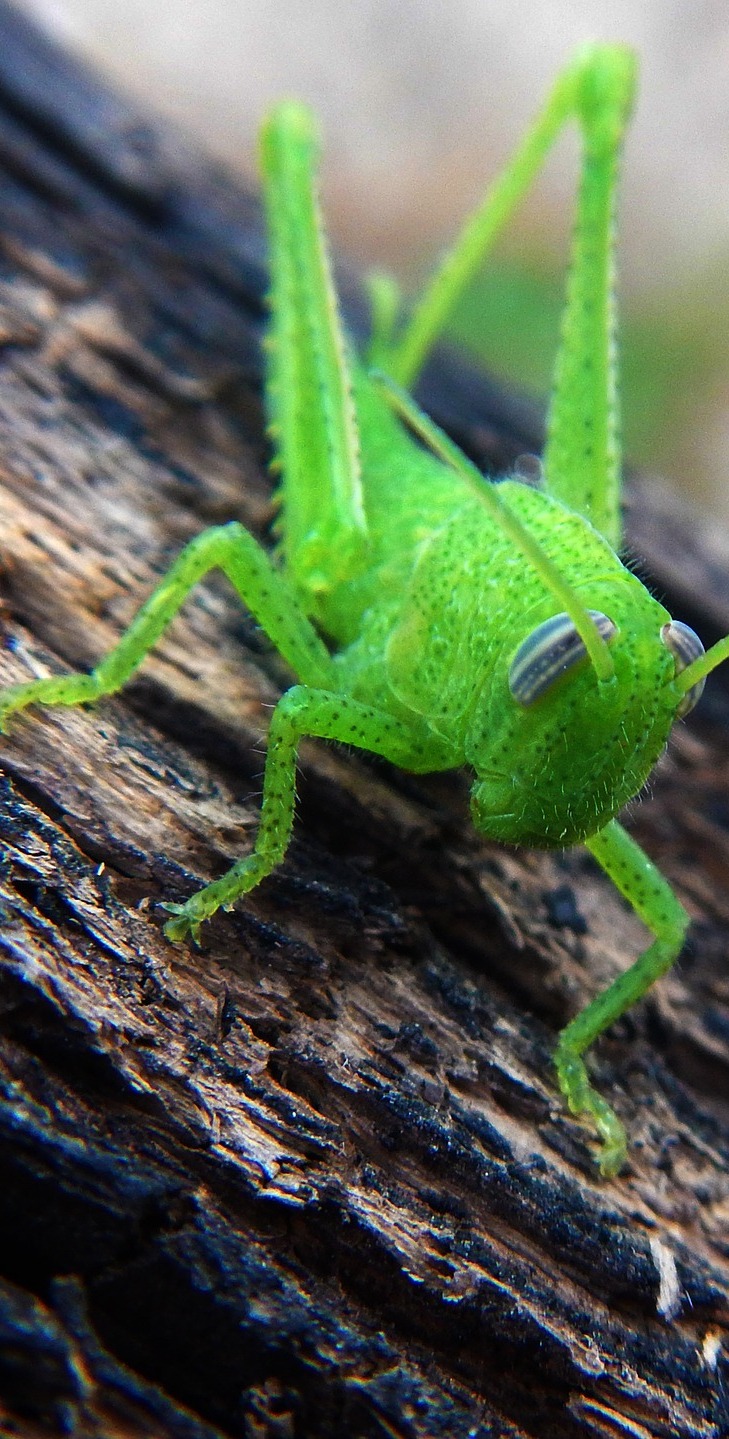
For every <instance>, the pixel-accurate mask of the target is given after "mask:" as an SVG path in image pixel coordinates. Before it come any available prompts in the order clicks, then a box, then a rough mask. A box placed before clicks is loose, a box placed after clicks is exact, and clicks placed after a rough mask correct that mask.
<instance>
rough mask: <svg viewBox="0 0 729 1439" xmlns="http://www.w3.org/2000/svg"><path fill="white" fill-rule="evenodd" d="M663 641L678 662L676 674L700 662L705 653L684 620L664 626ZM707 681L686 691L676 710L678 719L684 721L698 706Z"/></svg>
mask: <svg viewBox="0 0 729 1439" xmlns="http://www.w3.org/2000/svg"><path fill="white" fill-rule="evenodd" d="M661 639H662V640H663V643H664V645H667V647H668V649H669V650H670V651H671V654H672V655H673V658H674V659H675V661H676V674H677V675H680V673H681V670H685V669H686V667H687V666H688V665H690V664H691V663H692V661H693V660H698V659H700V658H701V656H702V655H703V654H704V653H705V650H704V646H703V645H702V643H701V640H700V639H699V637H698V635H697V633H696V631H695V630H692V629H691V626H690V625H685V624H684V623H683V621H682V620H671V622H670V624H667V625H664V626H663V629H662V630H661ZM705 684H706V680H705V679H701V680H699V682H698V684H695V685H692V687H691V689H690V690H687V691H686V694H685V695H684V696H683V698H682V700H681V703H680V705H679V707H678V709H677V710H676V719H683V716H684V715H687V714H688V713H689V711H690V710H692V709H693V707H694V705H695V704H698V702H699V700H700V699H701V696H702V694H703V690H704V685H705Z"/></svg>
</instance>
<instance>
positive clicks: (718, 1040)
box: [0, 4, 729, 1439]
mask: <svg viewBox="0 0 729 1439" xmlns="http://www.w3.org/2000/svg"><path fill="white" fill-rule="evenodd" d="M0 168H1V169H2V187H1V188H0V439H1V441H2V444H1V448H0V485H1V488H0V526H1V528H0V535H1V540H0V594H1V595H2V601H3V612H2V619H3V627H4V628H3V634H4V649H3V651H2V655H1V656H0V678H1V680H2V682H3V683H8V682H12V681H15V680H18V679H21V678H24V677H27V676H28V675H29V674H34V673H47V672H54V671H60V670H62V669H63V668H64V667H65V666H73V667H80V666H88V665H90V664H92V663H93V662H94V661H95V660H96V659H97V658H98V657H99V656H100V655H102V654H103V653H104V652H105V651H106V650H107V649H108V648H109V647H110V645H111V644H112V643H113V641H114V640H115V638H116V637H117V636H118V635H119V633H120V632H121V630H122V629H123V628H124V626H125V625H126V624H127V623H128V621H129V619H130V618H131V616H132V614H133V613H134V611H135V609H136V607H137V606H138V604H139V603H140V601H141V600H142V599H143V598H144V596H145V595H146V594H148V592H149V590H150V588H151V586H152V584H153V582H154V580H155V577H156V576H158V575H159V574H161V573H162V572H163V571H164V569H165V567H166V566H167V565H168V564H169V562H170V560H171V558H172V557H173V556H174V554H175V553H176V552H177V551H178V550H179V548H180V547H181V545H182V544H183V543H184V542H185V541H186V540H187V539H188V538H190V537H191V536H192V535H194V534H195V533H196V532H198V531H199V530H200V529H202V528H203V527H204V526H205V525H206V524H209V523H211V522H216V521H219V520H222V519H225V518H238V519H240V520H242V521H243V522H244V523H245V524H246V525H248V526H249V527H250V528H251V530H252V531H253V532H254V533H256V534H257V535H259V536H260V537H262V538H264V539H266V538H267V537H268V535H269V525H270V519H271V486H270V482H269V479H268V478H267V475H266V469H265V459H266V455H265V443H264V436H263V425H262V412H261V394H260V387H261V378H260V372H261V362H260V333H261V325H262V294H263V290H264V286H265V264H264V260H265V247H264V243H263V239H262V233H261V229H260V222H259V212H258V206H257V204H256V203H255V202H254V201H252V200H251V199H250V198H249V197H247V196H245V195H242V194H241V193H240V192H239V191H238V189H237V188H236V186H235V185H234V184H233V183H232V182H231V181H230V180H229V179H227V178H226V177H225V176H223V175H219V174H215V173H213V172H212V171H211V170H210V167H209V166H208V165H207V163H205V162H203V161H201V160H200V159H199V158H198V157H196V156H195V155H194V154H191V153H189V152H188V151H187V150H186V149H185V147H184V145H183V144H182V143H181V142H180V141H178V139H177V137H176V136H174V135H170V134H169V133H167V132H165V131H164V130H163V129H161V128H160V127H154V126H153V125H151V124H150V123H148V121H147V120H146V119H145V118H143V117H140V116H139V115H137V114H136V113H135V112H134V111H133V110H132V109H130V107H129V106H127V105H126V103H125V102H123V101H120V100H119V99H118V98H116V97H115V96H113V95H111V94H109V93H108V92H107V90H106V89H105V88H104V87H103V86H102V85H100V84H99V82H98V81H97V80H95V79H94V78H93V76H90V75H88V74H87V73H86V72H85V71H83V69H82V68H81V67H80V66H79V65H78V64H77V63H76V62H75V61H71V60H69V59H68V58H67V57H64V56H63V55H61V54H59V52H58V51H57V50H56V49H55V48H53V47H51V46H50V45H49V44H48V43H47V42H46V41H45V40H44V39H43V38H42V37H41V36H40V35H39V34H38V33H37V32H36V31H35V30H33V29H32V28H31V27H30V26H29V25H28V24H27V22H26V21H25V20H24V19H23V18H22V17H20V16H19V15H18V13H17V12H15V11H13V10H12V9H11V8H9V7H8V6H7V5H5V4H0ZM345 288H346V289H347V295H348V303H349V306H350V311H349V312H350V318H351V321H352V324H353V326H354V327H355V328H356V327H357V325H358V324H359V323H361V315H362V307H361V301H360V300H359V299H358V297H357V293H356V288H355V286H354V285H348V286H347V285H345ZM422 396H423V398H424V400H426V401H427V403H428V405H429V406H430V408H431V409H432V411H433V413H434V414H435V415H436V417H437V418H438V419H439V420H440V421H441V422H443V423H445V424H446V425H447V426H448V427H449V428H450V430H451V432H452V433H453V434H454V435H455V436H456V438H457V439H458V440H459V441H460V442H461V443H463V444H464V446H465V447H466V448H467V449H468V451H469V453H470V454H472V455H474V456H475V457H476V458H477V459H478V460H479V462H480V463H481V464H482V465H483V467H484V469H485V470H487V471H488V472H489V473H499V472H503V470H504V469H505V468H507V467H508V466H509V465H510V464H511V463H512V462H513V460H514V459H515V457H516V456H518V455H519V454H520V453H521V452H523V451H531V450H534V449H536V448H538V445H539V440H540V418H539V412H538V410H537V409H536V408H535V407H534V406H532V405H531V404H530V403H529V402H527V401H526V400H524V399H521V398H519V397H515V396H512V395H510V394H507V393H504V392H503V391H502V390H501V389H500V388H499V387H498V386H497V385H495V384H491V383H489V382H487V381H486V380H484V379H483V377H480V376H477V375H475V374H474V373H473V372H472V371H471V370H470V369H468V368H467V367H466V366H465V365H464V364H463V363H462V362H461V361H458V360H456V359H455V358H454V357H452V356H448V355H446V354H441V355H440V356H439V357H438V358H437V360H436V361H435V362H434V363H433V365H432V366H431V368H430V370H429V372H428V375H427V377H426V379H425V382H424V384H423V389H422ZM630 505H631V510H630V514H631V536H632V544H633V545H634V548H635V550H636V552H637V553H638V554H640V555H642V556H643V557H644V558H645V560H646V562H647V568H648V569H649V570H650V572H651V574H652V577H653V580H654V583H655V584H656V585H657V586H658V588H659V589H660V591H661V593H662V594H664V595H666V596H667V598H668V600H669V602H670V603H671V604H672V605H675V610H676V612H677V613H678V614H679V615H681V616H682V617H688V618H690V619H693V620H694V621H695V622H696V623H697V624H699V626H700V627H701V628H702V631H703V633H704V634H705V635H706V636H707V638H711V637H712V633H713V631H714V630H717V631H727V630H729V581H728V579H727V576H728V575H729V566H728V564H727V561H728V560H729V546H728V545H727V543H726V541H725V540H724V539H723V538H722V537H719V536H717V535H716V534H713V533H709V532H708V526H702V525H700V524H699V523H698V521H696V520H695V519H694V518H693V517H692V516H691V514H690V512H689V511H688V510H685V509H683V508H682V507H681V506H680V505H679V504H678V503H677V502H676V501H675V499H672V498H670V497H668V496H667V494H666V493H665V492H664V491H663V490H662V489H661V488H660V486H658V485H657V484H654V483H652V482H649V481H648V480H645V479H641V480H640V481H638V480H636V481H635V483H634V484H633V487H632V492H631V497H630ZM687 612H688V613H687ZM286 683H287V676H286V673H285V670H284V667H283V665H282V664H281V662H280V660H279V659H278V658H277V656H276V655H274V654H273V653H272V652H271V649H270V646H268V644H267V643H266V642H265V640H264V639H263V637H262V636H261V635H260V634H259V633H258V632H257V631H256V628H255V626H254V625H253V624H252V623H251V621H250V619H249V617H248V616H247V615H246V614H245V613H243V612H241V610H240V608H239V607H238V606H237V604H236V602H235V600H234V598H233V597H232V596H231V595H230V593H229V592H228V591H227V589H226V587H225V585H224V584H223V583H222V582H219V581H217V580H212V581H211V582H209V583H207V584H205V585H204V586H201V588H200V589H199V591H198V592H197V593H196V594H195V595H194V596H193V597H192V599H191V600H190V602H189V603H188V605H187V606H186V607H185V610H184V612H183V614H182V615H181V616H180V617H179V619H178V620H177V621H176V622H175V624H174V626H173V627H172V628H171V629H170V631H169V633H168V635H166V636H165V638H164V640H163V641H162V642H161V643H160V645H159V646H158V649H157V650H156V652H155V654H154V655H153V656H152V657H151V658H150V660H149V662H148V663H147V664H146V665H145V667H144V668H143V670H142V672H141V674H140V676H139V678H138V679H137V680H136V681H135V682H134V683H133V684H132V685H130V686H129V687H128V689H127V690H125V691H124V693H123V694H122V695H121V696H119V697H117V698H115V699H113V700H109V701H107V702H104V703H103V704H100V705H98V706H97V707H96V708H94V709H93V710H83V711H81V710H76V711H68V712H65V713H64V712H63V711H46V712H35V713H32V714H30V713H29V714H27V715H24V716H22V717H20V718H18V719H17V720H16V721H15V722H14V723H13V724H12V727H11V730H10V733H9V734H8V735H7V736H5V737H3V739H2V749H1V755H2V769H3V774H4V779H3V790H2V799H1V804H0V840H1V842H2V851H1V854H2V870H1V872H0V904H1V905H2V927H1V929H0V1058H1V1061H2V1065H1V1070H0V1126H1V1128H2V1149H1V1150H0V1163H1V1166H2V1183H1V1184H0V1278H1V1279H2V1283H1V1285H0V1426H3V1427H2V1432H3V1433H7V1434H27V1435H46V1434H49V1433H59V1434H60V1433H63V1434H72V1435H79V1436H86V1435H96V1434H100V1433H103V1434H104V1435H111V1434H117V1433H118V1434H120V1435H121V1434H124V1435H126V1436H128V1435H155V1436H157V1435H165V1436H166V1435H170V1436H173V1435H174V1436H177V1435H180V1436H182V1435H184V1436H203V1435H205V1436H209V1435H211V1434H213V1433H222V1434H230V1435H245V1436H252V1437H253V1439H262V1436H278V1439H290V1436H291V1439H293V1436H296V1439H305V1436H306V1439H308V1436H312V1439H313V1436H316V1439H326V1436H332V1439H334V1436H337V1439H341V1436H345V1435H347V1436H348V1435H352V1436H358V1439H359V1436H362V1439H364V1436H373V1439H374V1436H385V1435H388V1436H394V1435H398V1436H408V1439H415V1436H448V1439H459V1436H463V1439H465V1436H466V1435H479V1436H484V1439H485V1436H510V1439H517V1436H522V1439H524V1436H533V1439H557V1436H559V1439H577V1436H604V1439H615V1436H618V1435H631V1436H636V1439H637V1436H641V1439H642V1436H669V1435H670V1436H676V1435H681V1436H687V1439H710V1436H714V1439H718V1436H720V1435H723V1434H726V1433H727V1432H729V1407H728V1401H727V1390H726V1352H725V1350H724V1349H722V1340H723V1339H725V1337H726V1326H727V1322H728V1320H729V1299H728V1296H729V1287H728V1286H729V1241H728V1240H727V1219H728V1218H729V976H728V975H727V970H726V952H727V936H728V935H729V886H728V885H727V879H728V877H729V772H728V771H729V761H728V760H727V752H728V746H727V727H728V726H729V708H728V700H727V691H726V688H725V686H724V683H723V680H722V677H721V675H720V674H718V675H717V676H715V677H714V679H713V680H712V682H711V685H710V689H709V693H708V695H707V699H706V701H705V702H704V703H702V706H701V708H700V709H699V711H698V712H697V714H696V715H695V716H692V719H691V722H690V724H687V725H684V726H681V727H680V728H679V730H678V731H677V734H676V739H675V741H674V743H673V744H672V746H671V749H670V751H669V754H668V756H667V758H666V759H665V761H664V762H663V764H662V765H661V767H660V770H659V773H658V775H657V777H656V780H655V783H654V785H653V792H652V796H651V798H650V800H649V801H648V802H646V803H645V804H643V805H641V806H640V808H636V810H635V812H634V814H633V817H632V823H633V827H634V831H635V833H636V834H637V835H639V837H640V839H641V841H644V842H645V844H646V847H647V849H648V851H649V852H650V854H651V855H652V856H654V857H655V858H656V860H657V861H658V862H659V863H660V865H661V866H662V868H663V869H664V871H665V872H666V874H668V875H669V877H670V878H671V879H672V880H674V881H675V883H676V886H677V888H678V890H679V892H680V894H681V896H682V898H683V899H684V900H685V902H686V903H687V905H688V906H689V907H690V909H691V912H692V914H693V916H694V918H695V924H694V927H693V930H692V933H691V939H690V943H689V945H688V946H687V949H686V952H685V954H684V956H683V958H682V961H681V963H680V965H679V966H678V968H677V970H676V972H675V973H674V974H673V975H671V976H670V977H668V978H667V979H666V980H665V981H664V982H663V983H662V984H661V985H659V986H658V987H657V988H656V990H655V992H654V994H653V995H652V996H651V997H650V998H649V999H648V1000H647V1001H646V1002H645V1003H644V1004H643V1005H642V1006H641V1007H640V1008H639V1009H638V1010H636V1011H635V1013H633V1014H631V1015H630V1016H629V1017H628V1018H626V1019H625V1020H624V1021H623V1022H622V1024H620V1025H619V1026H616V1028H615V1030H614V1032H613V1033H611V1034H610V1036H609V1037H607V1038H606V1039H605V1041H604V1042H603V1043H602V1044H600V1045H599V1046H598V1048H597V1053H596V1056H595V1061H594V1062H595V1069H596V1072H597V1074H598V1076H599V1083H600V1085H601V1087H602V1088H603V1089H604V1091H605V1093H606V1094H608V1095H609V1096H610V1097H611V1098H612V1100H613V1101H614V1102H615V1104H616V1106H617V1108H618V1109H619V1112H620V1114H621V1116H622V1117H623V1118H624V1120H625V1122H626V1124H627V1127H628V1130H629V1133H630V1135H631V1139H632V1147H631V1152H630V1163H629V1166H628V1169H627V1170H626V1172H625V1174H624V1175H622V1176H621V1177H620V1178H619V1179H618V1180H616V1181H615V1182H614V1183H611V1184H602V1183H600V1182H599V1181H598V1178H597V1174H596V1170H595V1168H594V1165H593V1163H592V1160H591V1157H590V1136H589V1134H588V1133H587V1132H586V1131H585V1130H584V1129H583V1128H582V1127H581V1126H580V1125H579V1124H578V1123H577V1122H576V1121H575V1120H573V1119H572V1118H570V1117H569V1116H568V1115H566V1114H565V1112H564V1108H563V1106H562V1104H561V1102H560V1099H559V1097H558V1095H557V1093H556V1090H555V1085H554V1081H553V1077H552V1073H551V1070H550V1051H551V1046H552V1044H553V1042H554V1037H555V1033H556V1030H557V1029H558V1027H559V1026H560V1025H561V1024H562V1023H564V1022H565V1020H566V1019H567V1018H568V1017H569V1016H570V1015H571V1014H572V1013H574V1012H575V1010H576V1008H577V1007H578V1006H579V1005H580V1004H581V1003H582V1002H583V1001H584V1000H585V999H586V998H587V997H588V996H589V995H591V994H593V993H594V992H595V990H596V989H597V988H598V986H600V985H601V984H603V983H605V982H606V981H607V980H608V979H609V978H610V977H611V976H612V975H614V974H615V973H616V972H617V971H618V969H619V968H620V967H621V966H623V965H624V964H625V963H626V961H627V960H628V959H629V958H631V957H632V956H633V955H635V954H636V953H637V951H638V949H639V947H640V945H641V944H642V943H643V940H644V937H643V935H642V933H641V930H640V927H639V926H638V925H637V924H636V923H635V922H634V920H633V919H632V918H631V917H630V916H629V915H628V913H627V911H626V909H625V907H624V906H623V905H622V903H621V902H620V900H619V899H618V898H617V896H616V895H615V893H614V892H613V891H612V890H611V888H610V886H609V885H608V884H607V882H606V881H605V879H604V878H602V877H601V876H600V875H599V874H598V873H597V871H596V870H595V868H594V867H593V865H592V863H591V862H590V860H589V859H588V858H587V857H586V856H585V855H584V854H582V853H580V852H573V853H570V854H568V855H565V856H544V855H534V854H528V853H511V852H507V851H505V850H500V849H496V848H489V847H487V846H485V845H484V844H482V843H481V842H480V840H479V839H478V838H477V836H476V835H475V834H474V833H473V832H472V831H471V829H470V828H469V824H468V821H467V810H466V802H465V801H466V795H467V786H466V782H465V780H464V779H463V778H462V777H459V776H453V775H448V776H440V777H434V778H432V779H417V780H416V779H414V778H412V777H411V776H407V775H404V774H401V773H399V772H397V771H395V770H391V769H389V768H388V767H386V766H384V765H382V764H378V763H376V762H374V761H369V760H368V759H367V758H366V757H363V756H361V755H359V756H355V755H353V754H349V753H346V752H345V751H343V750H331V749H327V748H326V747H325V746H323V745H311V746H307V747H306V748H305V752H304V754H303V758H302V767H301V785H300V803H299V816H298V821H297V829H296V838H295V841H294V843H293V845H292V847H291V850H290V852H289V855H288V857H287V860H286V863H285V864H284V865H283V866H282V868H281V870H280V871H279V872H278V873H277V874H276V875H275V876H274V877H273V878H272V879H271V880H270V881H269V882H268V883H266V884H265V885H262V886H261V887H260V889H258V890H256V891H255V893H254V894H253V895H252V896H251V897H250V900H249V902H247V903H246V904H243V905H240V906H239V907H238V908H237V909H236V911H235V912H234V913H232V914H229V915H223V916H220V917H218V918H216V919H215V921H214V922H212V923H211V924H210V925H209V926H208V927H207V930H206V933H205V935H204V938H203V944H202V948H201V949H200V950H199V951H196V950H194V949H192V948H185V947H181V946H177V947H175V946H172V945H170V944H168V943H167V942H166V941H165V939H164V937H163V934H162V931H161V925H162V919H163V916H162V914H161V912H160V910H159V908H158V907H157V906H158V901H160V900H161V899H181V898H184V897H186V896H187V895H188V894H190V893H191V892H192V891H193V889H195V888H196V887H198V886H199V884H200V883H201V882H202V881H203V880H204V879H206V878H208V877H210V876H212V875H214V874H217V873H220V872H221V871H222V870H223V869H224V868H225V867H227V865H228V864H229V863H230V861H231V857H232V856H233V855H235V854H237V853H239V852H240V851H241V850H242V849H244V848H245V846H246V845H247V844H249V842H250V837H251V833H252V831H253V828H254V827H255V823H256V813H257V803H258V793H259V789H260V774H261V768H262V762H263V761H262V750H263V745H264V743H265V730H266V723H267V716H268V713H269V710H270V706H271V705H272V704H273V703H274V702H275V700H276V698H277V696H278V694H279V693H280V692H281V689H282V688H283V687H285V685H286Z"/></svg>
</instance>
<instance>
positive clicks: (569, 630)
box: [509, 610, 685, 706]
mask: <svg viewBox="0 0 729 1439" xmlns="http://www.w3.org/2000/svg"><path fill="white" fill-rule="evenodd" d="M587 613H588V615H589V616H590V619H591V620H594V622H595V625H596V627H597V630H598V633H599V634H600V636H601V637H602V639H604V640H609V639H611V638H612V636H613V635H614V634H617V625H615V624H613V621H612V620H611V619H608V617H607V615H603V614H601V613H600V611H599V610H588V611H587ZM684 628H685V626H684ZM586 656H587V650H586V649H585V645H584V641H583V640H582V639H581V637H580V635H579V634H578V632H577V629H576V628H575V625H574V623H573V621H572V620H571V619H570V617H569V615H568V614H561V615H553V616H552V619H551V620H545V621H544V623H543V624H541V625H537V628H536V629H535V630H532V633H531V634H530V635H527V638H526V639H525V640H523V641H522V643H521V644H520V645H519V648H518V650H517V652H516V654H515V655H514V658H513V660H512V661H511V665H510V666H509V689H510V690H511V693H512V695H513V697H514V699H515V700H516V701H517V703H518V704H520V705H525V706H526V705H531V704H534V701H535V700H538V699H539V698H540V697H541V696H542V695H543V694H544V693H545V691H546V690H548V689H549V687H550V685H553V684H554V682H555V680H558V679H561V677H562V675H563V674H565V673H566V672H567V670H571V669H573V668H574V666H575V665H577V664H579V663H580V661H581V660H584V659H585V658H586Z"/></svg>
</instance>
